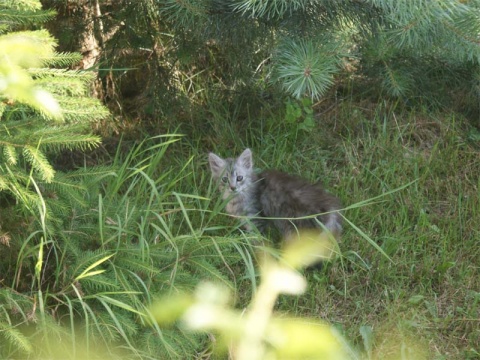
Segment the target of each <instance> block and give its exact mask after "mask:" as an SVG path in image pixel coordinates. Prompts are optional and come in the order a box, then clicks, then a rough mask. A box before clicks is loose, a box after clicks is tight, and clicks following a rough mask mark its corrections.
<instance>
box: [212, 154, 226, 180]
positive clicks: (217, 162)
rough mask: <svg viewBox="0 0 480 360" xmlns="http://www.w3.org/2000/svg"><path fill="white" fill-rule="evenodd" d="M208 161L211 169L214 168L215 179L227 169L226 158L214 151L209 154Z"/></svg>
mask: <svg viewBox="0 0 480 360" xmlns="http://www.w3.org/2000/svg"><path fill="white" fill-rule="evenodd" d="M208 162H209V164H210V170H212V175H213V177H214V178H215V179H217V178H219V177H220V175H222V173H223V171H224V169H225V164H226V163H225V160H223V159H222V158H221V157H220V156H218V155H215V154H214V153H210V154H208Z"/></svg>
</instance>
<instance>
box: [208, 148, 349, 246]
mask: <svg viewBox="0 0 480 360" xmlns="http://www.w3.org/2000/svg"><path fill="white" fill-rule="evenodd" d="M208 161H209V163H210V169H211V170H212V175H213V178H214V180H215V181H219V187H220V189H221V191H222V192H223V199H230V201H229V202H228V203H227V207H226V210H227V212H228V213H229V214H231V215H236V216H246V217H248V218H250V219H251V221H252V223H253V224H254V225H255V226H256V227H257V228H258V229H259V230H260V231H261V232H263V233H264V232H265V230H266V229H267V228H268V227H269V226H271V225H273V226H274V227H275V228H277V229H278V230H279V231H280V233H281V234H282V235H283V237H288V236H289V235H290V234H292V233H293V232H295V231H297V230H298V229H312V228H321V225H319V224H318V222H317V220H316V219H315V218H308V219H295V218H301V217H305V216H309V215H314V214H320V215H319V216H317V219H318V220H320V222H322V224H323V225H324V227H325V228H326V229H328V230H329V231H330V232H331V233H332V234H333V235H334V236H335V237H338V236H339V235H340V233H341V230H342V225H341V216H340V215H339V213H338V210H340V208H341V204H340V200H339V199H338V198H337V197H335V196H333V195H331V194H329V193H328V192H326V191H325V190H324V189H323V188H322V187H321V186H320V185H319V184H311V183H309V182H308V181H306V180H304V179H302V178H300V177H297V176H294V175H289V174H286V173H282V172H280V171H276V170H267V171H263V172H261V173H260V174H256V173H255V172H254V170H253V159H252V152H251V151H250V149H246V150H245V151H243V153H242V154H241V155H240V156H239V157H238V158H236V159H232V158H227V159H222V158H221V157H219V156H217V155H215V154H213V153H210V154H209V155H208ZM262 218H277V219H262ZM286 218H288V219H286ZM247 230H250V229H249V227H248V225H247Z"/></svg>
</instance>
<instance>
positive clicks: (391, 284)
mask: <svg viewBox="0 0 480 360" xmlns="http://www.w3.org/2000/svg"><path fill="white" fill-rule="evenodd" d="M210 121H211V122H212V121H213V122H215V120H210ZM222 121H223V122H224V123H225V125H224V129H228V131H226V132H225V133H221V132H220V133H218V134H219V138H218V139H217V143H218V145H217V146H215V147H214V148H213V149H211V148H210V149H204V151H203V153H206V152H207V151H208V150H214V151H215V152H217V153H219V154H223V155H234V154H238V153H239V152H240V151H241V150H242V149H243V148H244V147H246V146H249V147H251V148H252V150H253V153H254V156H255V160H256V164H257V166H259V167H262V168H266V167H275V168H279V169H281V170H283V171H287V172H292V173H296V174H301V175H303V176H304V177H306V178H309V179H310V180H312V181H317V180H319V179H320V180H321V181H322V182H323V183H324V184H325V186H326V187H327V188H328V189H329V190H330V191H332V192H333V193H335V194H337V195H338V196H339V197H340V198H341V199H342V200H343V202H344V204H345V206H346V208H347V210H346V211H345V216H346V217H347V218H348V220H349V221H350V222H351V223H353V224H354V226H349V225H346V226H345V232H344V236H343V238H342V242H341V244H340V248H341V251H342V256H341V259H338V260H336V261H335V262H334V263H332V264H329V265H328V266H327V268H326V269H325V270H324V271H323V272H322V273H314V272H313V273H311V272H310V273H307V278H308V280H309V284H310V285H309V291H308V293H307V294H306V295H304V296H302V297H299V298H292V297H287V296H285V297H283V298H281V300H280V301H279V304H278V310H279V311H280V312H285V313H288V314H292V313H293V314H296V315H301V316H308V317H313V318H318V317H320V318H322V319H325V320H327V321H329V322H331V323H333V324H335V325H336V326H337V327H339V328H340V329H342V330H343V331H344V333H345V334H346V336H347V338H349V339H351V341H352V342H353V344H354V345H355V346H358V348H359V349H362V350H364V351H365V354H366V355H368V354H369V355H368V357H370V358H378V359H383V358H396V357H395V356H394V354H397V355H398V354H401V353H402V352H403V353H404V354H408V352H409V351H410V352H411V353H412V354H416V355H415V357H416V358H429V359H432V358H434V359H447V358H448V359H474V358H477V357H478V356H479V352H480V340H479V339H480V331H479V329H480V327H479V311H480V307H479V299H480V293H479V289H480V280H479V279H480V278H479V271H478V264H477V263H478V258H480V256H479V255H480V247H479V246H478V238H479V232H480V229H479V227H478V220H476V219H478V218H480V200H479V190H478V189H479V181H478V175H477V174H479V173H480V161H479V160H478V156H479V154H478V143H474V142H469V141H468V140H467V133H468V130H467V129H468V123H467V122H466V121H465V120H464V119H462V118H458V117H457V116H456V115H455V114H428V113H427V112H421V111H420V112H418V111H417V112H415V111H410V112H402V113H397V112H395V111H394V110H390V109H388V108H387V107H384V106H376V107H373V108H368V107H367V108H362V107H360V106H358V104H357V105H354V104H344V105H341V106H337V107H336V108H335V110H334V112H333V113H331V114H329V116H328V117H325V118H321V119H318V127H317V128H316V129H315V130H314V131H311V132H309V133H306V132H302V131H298V128H296V127H295V125H286V124H285V123H283V122H282V120H281V119H279V120H276V121H274V120H272V118H269V117H266V118H264V119H255V120H252V122H251V123H250V125H249V127H248V129H247V130H245V128H244V127H242V125H237V124H236V122H238V123H240V120H239V119H227V120H225V119H220V118H219V119H217V120H216V122H215V123H216V125H215V126H216V127H217V128H218V127H220V126H221V125H220V124H221V122H222ZM232 132H233V136H234V139H238V140H236V141H234V140H233V139H232V138H231V137H229V135H228V134H231V133H232ZM216 133H217V132H216ZM222 136H224V137H225V138H223V137H222ZM196 151H198V150H196ZM200 162H202V160H200ZM198 171H207V172H208V169H207V168H206V166H205V165H201V166H199V170H198ZM407 184H410V185H409V186H407V187H405V185H407ZM402 187H405V188H403V189H401V190H399V191H395V192H392V191H393V190H395V189H399V188H402ZM382 194H386V195H385V196H384V197H380V198H377V197H379V196H381V195H382ZM373 198H376V200H374V201H371V202H368V201H367V204H365V205H364V206H352V205H355V204H362V203H363V202H365V201H366V200H369V199H373ZM360 231H361V232H362V233H364V234H366V236H367V237H368V238H370V239H371V240H373V241H374V242H375V244H377V245H378V246H379V247H380V248H381V250H382V251H383V252H385V253H386V254H387V255H388V257H389V258H390V259H391V260H389V259H388V258H387V257H385V256H383V255H382V254H381V252H379V251H378V250H377V249H376V248H375V247H374V246H372V244H371V243H369V241H367V240H366V239H365V238H364V237H363V236H362V235H361V233H360ZM362 329H363V330H362ZM365 329H371V332H368V331H365ZM366 334H371V335H366ZM368 337H370V338H368ZM367 340H368V341H367ZM366 344H367V345H366ZM366 346H367V348H366ZM398 356H400V355H398ZM399 358H400V357H399ZM407 358H411V357H408V356H407Z"/></svg>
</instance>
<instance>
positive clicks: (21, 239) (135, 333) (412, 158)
mask: <svg viewBox="0 0 480 360" xmlns="http://www.w3.org/2000/svg"><path fill="white" fill-rule="evenodd" d="M332 109H333V110H331V111H329V112H325V113H324V115H323V116H322V117H321V118H316V119H315V127H314V128H311V129H310V130H309V131H305V130H304V127H302V126H300V125H301V123H302V118H301V117H300V118H299V119H297V120H296V121H293V122H292V121H285V116H286V115H285V112H283V111H282V110H281V109H280V110H279V109H278V108H277V109H274V108H268V107H266V108H265V109H262V111H256V112H255V116H253V115H251V116H249V112H248V111H246V110H245V109H237V110H235V111H232V109H230V108H227V107H225V106H221V105H218V104H211V105H210V109H209V111H208V112H207V113H208V116H207V115H205V114H203V115H202V116H205V118H204V119H203V118H202V119H191V121H190V120H189V121H187V122H186V123H184V124H180V125H178V124H175V126H176V127H178V126H179V128H178V131H179V132H183V133H184V135H183V136H179V135H162V136H157V137H153V138H149V139H147V140H145V141H144V142H142V143H139V144H129V143H124V144H122V145H121V146H119V149H121V150H119V151H118V152H117V153H116V154H114V155H112V157H111V158H110V159H106V162H108V163H109V164H108V167H105V168H103V169H99V176H97V177H90V178H85V179H84V180H83V183H82V186H84V187H85V188H86V189H88V191H87V192H86V196H85V199H83V200H84V202H85V203H86V207H80V206H73V205H72V206H71V207H69V211H68V213H66V214H65V216H63V217H61V218H60V219H59V220H60V221H59V222H57V224H61V225H60V226H59V228H60V229H61V230H58V229H59V228H55V229H49V223H47V222H42V217H41V216H31V217H27V218H25V217H22V215H21V214H18V215H17V214H15V219H18V220H19V221H18V222H19V223H21V222H22V221H23V223H22V224H24V225H23V226H21V227H19V228H18V229H17V231H12V232H11V233H10V234H9V236H10V237H11V239H10V247H7V246H6V245H0V246H1V250H2V256H3V259H4V260H3V263H2V267H1V268H2V286H3V287H2V289H0V298H1V302H0V309H1V312H0V337H1V341H0V344H1V345H0V354H1V356H2V357H4V358H30V359H38V358H82V357H87V356H88V357H91V358H105V357H110V358H115V357H118V356H124V357H126V358H139V359H140V358H141V359H158V358H194V357H195V356H200V355H199V354H201V353H203V354H208V351H209V350H208V349H209V346H210V343H211V338H209V337H208V336H205V335H201V334H190V333H186V332H185V331H184V330H183V329H182V328H181V327H178V326H173V327H171V328H167V329H165V328H160V327H159V326H157V325H155V322H154V321H152V319H151V318H150V316H149V313H148V310H147V309H149V307H150V305H151V304H152V303H153V302H154V301H155V300H156V299H157V298H158V297H160V296H163V295H165V294H172V293H177V292H182V291H191V290H193V289H194V288H195V286H196V285H197V284H198V283H199V282H201V281H202V280H204V279H209V280H213V281H214V282H217V283H222V284H224V285H225V286H227V287H229V288H230V289H231V290H232V291H233V293H234V294H235V295H236V299H237V303H236V306H237V307H239V308H243V307H246V306H248V301H249V299H250V297H251V295H252V294H253V293H254V292H255V291H256V287H257V282H258V275H257V269H256V266H257V261H256V259H255V255H256V253H257V251H258V250H260V249H259V247H258V245H252V244H258V242H257V240H258V237H257V235H255V234H248V233H244V232H242V231H241V230H240V229H239V227H238V223H237V222H236V221H235V219H232V218H231V217H229V216H227V215H226V214H224V210H223V207H224V205H225V204H224V202H223V201H222V200H221V199H220V196H219V194H218V191H217V189H216V188H215V185H214V184H212V182H211V180H210V173H209V169H208V165H207V153H208V151H215V152H217V153H219V154H222V155H225V156H230V155H236V154H239V153H240V152H241V151H242V150H243V149H244V148H245V147H250V148H252V150H253V153H254V158H255V161H256V166H257V167H259V168H277V169H280V170H283V171H287V172H291V173H296V174H300V175H302V176H304V177H306V178H307V179H309V180H311V181H319V180H320V181H322V182H323V184H324V185H325V187H326V188H327V189H328V190H330V191H331V192H333V193H335V194H336V195H338V196H339V197H340V198H341V199H342V201H343V203H344V207H345V211H344V216H345V217H346V219H347V220H346V221H345V226H344V228H345V230H344V235H343V237H342V240H341V242H340V244H339V248H340V256H339V257H338V258H337V260H335V261H333V262H332V263H329V264H326V266H324V268H323V269H322V270H320V271H319V270H316V271H307V272H306V276H307V279H308V283H309V287H308V290H307V293H306V294H305V295H303V296H300V297H293V298H292V297H280V298H279V300H278V302H277V306H276V310H277V311H278V312H280V313H284V314H285V315H296V316H304V317H311V318H314V319H322V320H326V321H328V322H330V323H331V324H333V325H334V326H335V327H336V328H337V329H339V331H341V332H342V333H343V335H344V336H345V337H346V338H348V339H349V340H350V341H351V343H352V345H353V346H354V347H355V348H356V349H357V350H358V353H359V354H363V355H362V356H364V357H365V358H367V359H385V358H424V359H431V358H434V359H447V358H448V359H474V358H476V357H478V356H479V351H480V350H479V349H480V344H479V338H480V333H479V326H478V325H479V324H478V314H479V311H480V305H479V299H480V297H479V296H480V295H479V289H480V280H479V270H478V258H479V255H480V254H479V252H480V250H479V246H478V238H479V232H480V230H479V227H478V220H477V219H479V218H480V200H479V198H480V197H479V192H478V191H479V190H478V189H479V188H480V183H479V177H478V174H479V173H480V161H479V160H478V159H479V153H478V152H479V150H478V143H475V139H473V140H472V139H471V138H470V139H469V137H468V131H469V124H468V122H467V121H466V120H464V119H462V118H458V117H456V116H455V115H454V114H429V113H427V112H418V111H417V112H415V111H412V110H410V111H405V110H398V109H397V108H392V107H389V106H384V105H383V104H381V105H375V104H374V105H372V104H368V105H365V104H355V103H353V102H344V103H343V104H337V105H336V106H335V107H333V108H332ZM232 114H233V115H232ZM194 121H196V122H197V123H198V122H200V123H201V126H200V125H199V126H198V127H195V126H192V124H193V122H194ZM126 148H127V149H128V150H127V151H125V149H126ZM2 214H4V212H2ZM38 214H41V213H37V215H38ZM27 220H28V221H27ZM11 223H13V220H12V222H11ZM12 228H14V227H13V226H12ZM274 246H275V245H274Z"/></svg>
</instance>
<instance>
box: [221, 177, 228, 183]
mask: <svg viewBox="0 0 480 360" xmlns="http://www.w3.org/2000/svg"><path fill="white" fill-rule="evenodd" d="M222 181H223V182H224V183H225V184H226V183H227V182H228V177H226V176H224V177H222Z"/></svg>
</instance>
